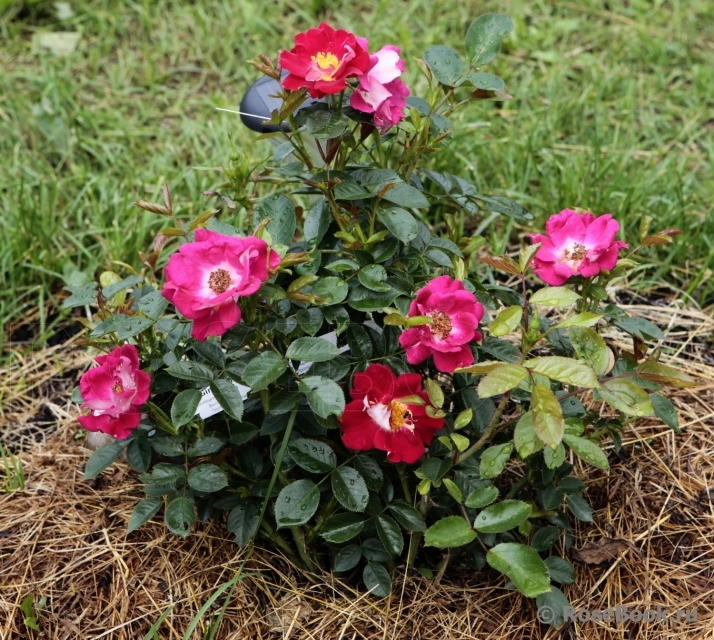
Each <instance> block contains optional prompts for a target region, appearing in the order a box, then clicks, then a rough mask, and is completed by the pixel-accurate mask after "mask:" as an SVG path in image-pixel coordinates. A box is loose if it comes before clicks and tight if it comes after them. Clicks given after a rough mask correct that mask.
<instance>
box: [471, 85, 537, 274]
mask: <svg viewBox="0 0 714 640" xmlns="http://www.w3.org/2000/svg"><path fill="white" fill-rule="evenodd" d="M464 82H468V83H470V84H472V85H473V86H474V87H476V88H477V89H481V90H483V91H503V90H504V89H505V88H506V86H505V84H504V83H503V79H502V78H499V77H498V76H494V75H493V74H492V73H470V74H469V75H467V76H466V77H465V78H464V79H463V82H461V84H463V83H464ZM521 269H524V270H525V268H524V267H521Z"/></svg>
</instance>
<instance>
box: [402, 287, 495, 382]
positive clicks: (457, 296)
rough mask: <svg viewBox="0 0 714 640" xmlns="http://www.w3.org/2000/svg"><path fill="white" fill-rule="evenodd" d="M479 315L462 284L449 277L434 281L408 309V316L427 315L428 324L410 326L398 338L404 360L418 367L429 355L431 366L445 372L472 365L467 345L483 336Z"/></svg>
mask: <svg viewBox="0 0 714 640" xmlns="http://www.w3.org/2000/svg"><path fill="white" fill-rule="evenodd" d="M483 313H484V309H483V305H482V304H481V303H480V302H478V301H477V300H476V296H474V294H473V293H471V292H469V291H466V289H464V283H463V282H461V281H460V280H452V278H451V277H450V276H439V277H438V278H434V279H433V280H432V281H431V282H430V283H429V284H428V285H426V286H425V287H422V288H421V289H419V291H418V292H417V297H416V300H413V301H412V304H411V306H410V307H409V317H412V316H429V317H430V318H431V319H432V323H431V324H422V325H419V326H416V327H411V328H410V329H407V330H406V331H404V333H402V335H401V336H399V343H400V344H401V345H402V347H404V348H405V349H406V351H407V361H408V362H409V363H410V364H419V363H420V362H423V361H424V360H426V359H427V358H428V357H429V356H430V355H433V356H434V365H435V366H436V368H437V369H438V370H439V371H443V372H445V373H453V371H454V369H457V368H458V367H467V366H469V365H470V364H473V361H474V356H473V353H472V352H471V349H470V348H469V346H468V345H469V343H470V342H473V341H474V340H480V339H481V338H482V337H483V336H482V334H481V332H480V331H477V327H478V323H479V320H481V318H483Z"/></svg>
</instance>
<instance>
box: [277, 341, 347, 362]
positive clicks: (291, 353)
mask: <svg viewBox="0 0 714 640" xmlns="http://www.w3.org/2000/svg"><path fill="white" fill-rule="evenodd" d="M339 355H340V350H339V349H338V348H337V347H336V346H335V345H334V344H332V343H331V342H329V341H327V340H325V339H323V338H298V339H297V340H295V341H294V342H292V343H291V345H290V346H289V347H288V350H287V352H286V353H285V357H286V358H290V359H291V360H307V361H308V362H325V361H326V360H332V359H333V358H336V357H337V356H339Z"/></svg>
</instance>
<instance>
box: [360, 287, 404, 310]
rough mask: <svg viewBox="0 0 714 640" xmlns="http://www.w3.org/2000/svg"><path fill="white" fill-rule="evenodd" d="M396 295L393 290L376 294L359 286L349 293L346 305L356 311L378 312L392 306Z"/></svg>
mask: <svg viewBox="0 0 714 640" xmlns="http://www.w3.org/2000/svg"><path fill="white" fill-rule="evenodd" d="M397 295H399V293H398V292H397V291H396V290H394V289H390V290H389V291H385V292H377V291H371V290H370V289H367V287H363V286H362V285H361V284H360V285H358V286H356V287H355V288H354V289H352V291H351V292H350V297H349V300H348V303H349V305H350V307H352V308H353V309H357V311H369V312H372V311H380V310H382V309H384V308H385V307H388V306H389V305H390V304H392V302H394V299H395V298H396V297H397Z"/></svg>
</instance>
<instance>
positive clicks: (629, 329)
mask: <svg viewBox="0 0 714 640" xmlns="http://www.w3.org/2000/svg"><path fill="white" fill-rule="evenodd" d="M614 324H615V326H616V327H617V328H618V329H622V330H623V331H625V332H626V333H629V334H630V335H633V336H637V337H638V338H640V339H641V340H648V339H650V340H664V333H662V329H660V328H659V327H658V326H657V325H656V324H654V323H653V322H650V321H649V320H645V319H644V318H623V319H622V320H616V321H615V323H614Z"/></svg>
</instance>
